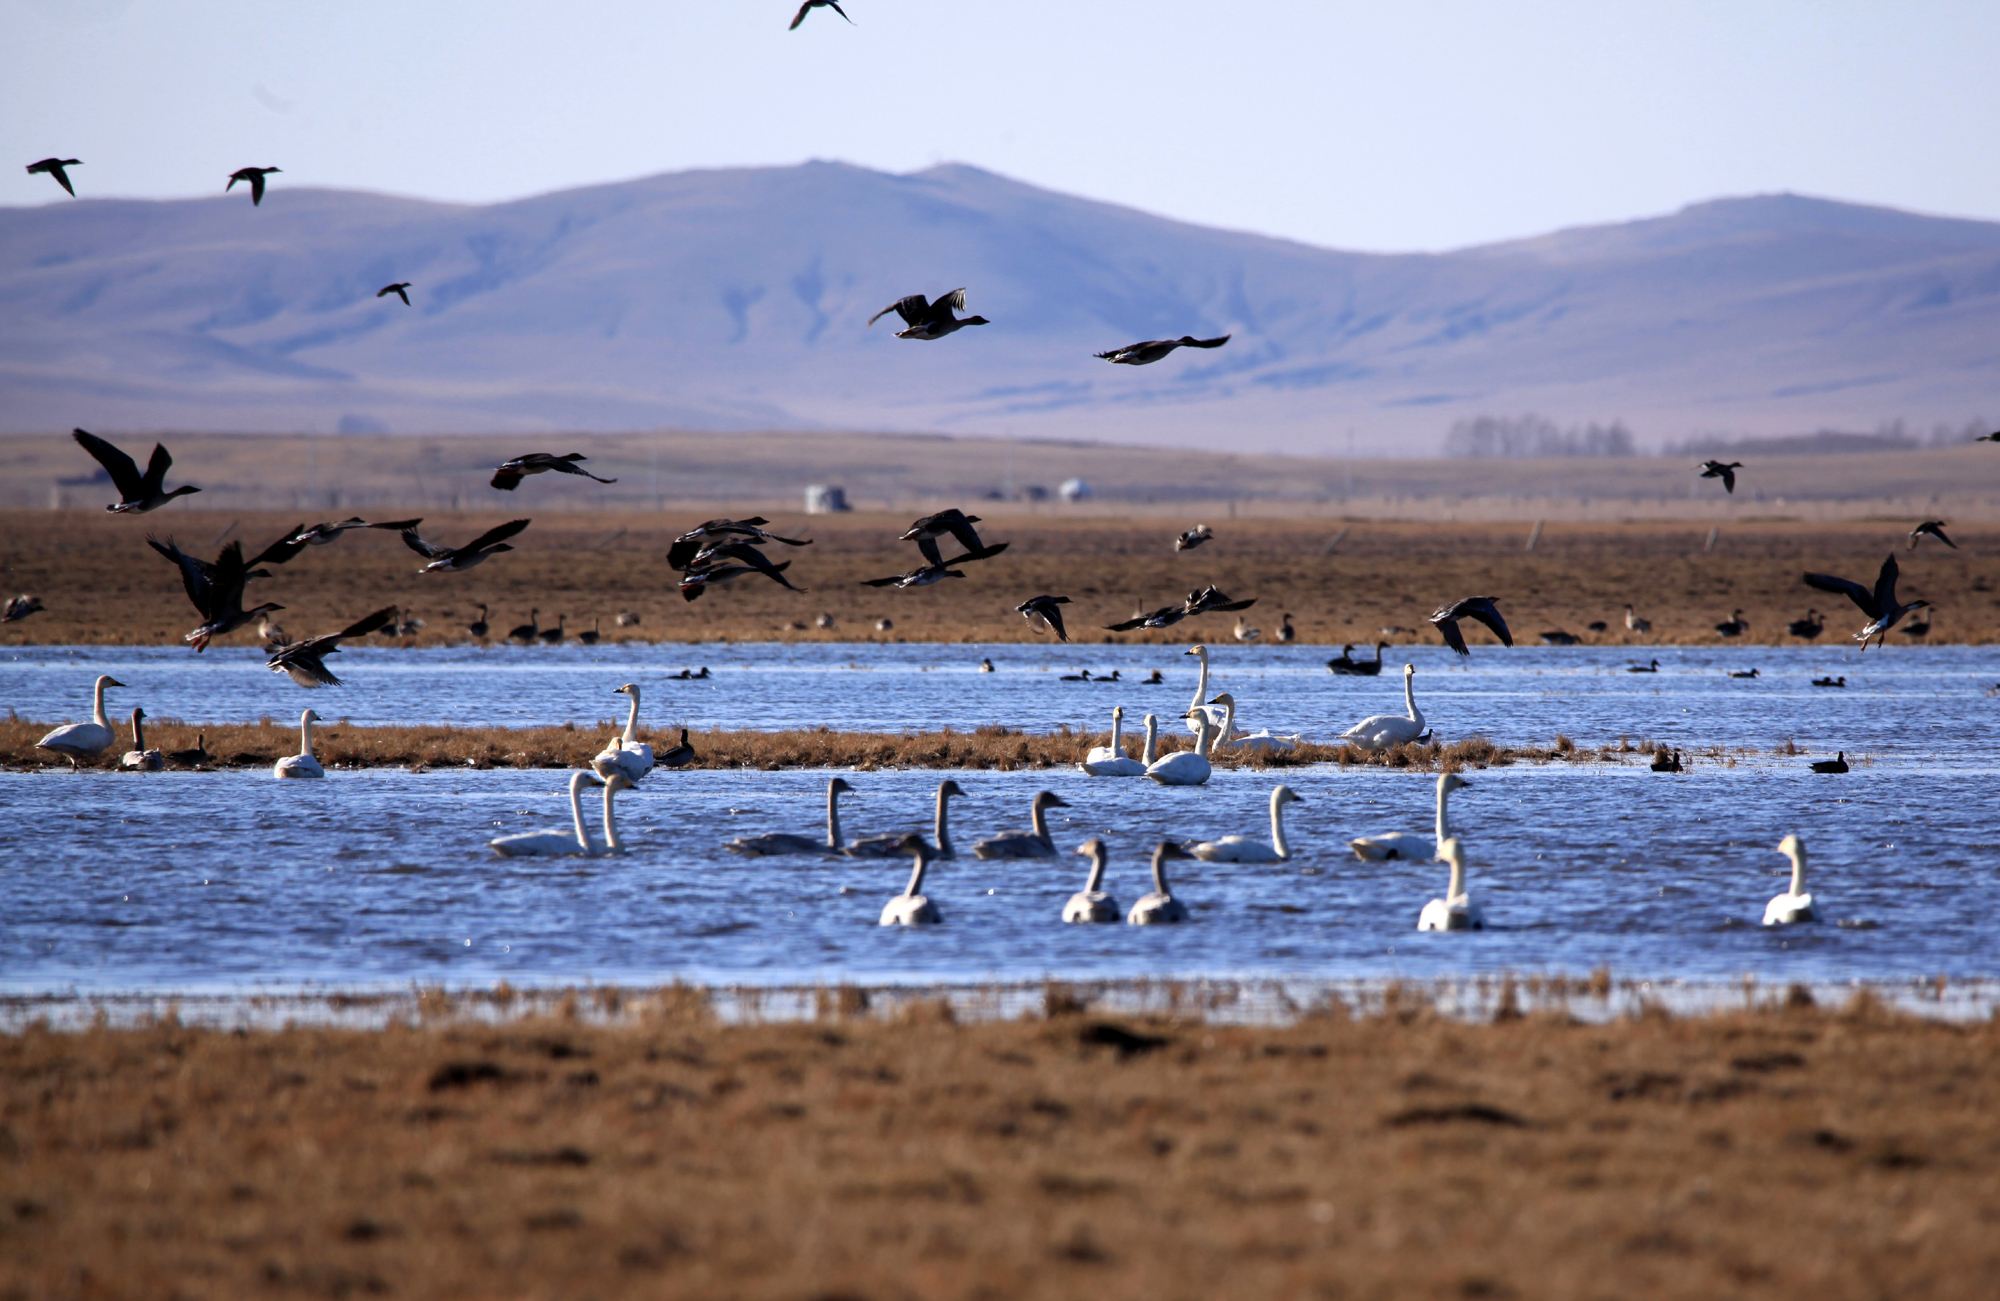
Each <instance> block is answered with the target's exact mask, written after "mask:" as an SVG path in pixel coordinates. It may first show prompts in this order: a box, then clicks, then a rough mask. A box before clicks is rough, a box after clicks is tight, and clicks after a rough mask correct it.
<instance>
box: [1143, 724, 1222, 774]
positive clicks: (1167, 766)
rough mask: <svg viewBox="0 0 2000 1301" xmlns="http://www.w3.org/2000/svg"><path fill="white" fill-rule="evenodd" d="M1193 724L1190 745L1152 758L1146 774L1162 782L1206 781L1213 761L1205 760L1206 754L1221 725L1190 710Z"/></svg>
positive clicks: (1212, 748) (1213, 766)
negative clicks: (1187, 748) (1161, 756)
mask: <svg viewBox="0 0 2000 1301" xmlns="http://www.w3.org/2000/svg"><path fill="white" fill-rule="evenodd" d="M1189 713H1190V714H1191V715H1193V721H1194V724H1195V741H1194V749H1192V750H1181V751H1178V752H1176V753H1174V754H1170V755H1167V756H1165V757H1164V758H1160V759H1155V760H1154V761H1153V763H1152V764H1151V765H1150V766H1148V767H1147V769H1146V775H1147V776H1148V777H1151V778H1152V779H1153V780H1154V781H1156V782H1158V783H1160V785H1162V786H1202V785H1206V784H1207V782H1208V778H1209V775H1210V774H1211V773H1213V772H1214V771H1215V765H1214V764H1212V763H1211V762H1209V758H1208V756H1209V754H1210V753H1211V752H1212V751H1213V750H1214V749H1215V738H1216V737H1217V736H1218V735H1220V733H1221V729H1220V728H1218V727H1217V726H1216V725H1215V723H1214V722H1213V721H1212V720H1211V719H1210V718H1209V716H1208V715H1207V714H1193V711H1192V710H1190V711H1189Z"/></svg>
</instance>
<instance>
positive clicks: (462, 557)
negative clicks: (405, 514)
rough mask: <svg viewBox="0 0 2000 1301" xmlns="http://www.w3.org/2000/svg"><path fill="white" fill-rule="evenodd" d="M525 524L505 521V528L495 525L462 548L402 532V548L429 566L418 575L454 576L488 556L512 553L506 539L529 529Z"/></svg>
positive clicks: (526, 522) (518, 521)
mask: <svg viewBox="0 0 2000 1301" xmlns="http://www.w3.org/2000/svg"><path fill="white" fill-rule="evenodd" d="M528 524H529V521H528V520H524V519H515V520H508V521H507V522H506V523H505V524H498V525H495V526H494V527H492V528H490V529H488V530H486V531H485V532H484V533H481V534H480V535H479V536H478V537H476V538H474V539H472V541H470V542H468V543H466V544H465V545H464V546H462V547H447V546H440V545H439V544H438V543H435V542H427V541H425V540H424V539H423V538H421V537H419V536H417V531H416V530H415V529H404V530H403V544H404V545H405V546H407V547H409V549H410V550H412V551H414V552H416V553H417V554H418V555H420V556H422V557H424V558H425V559H426V560H428V561H429V562H430V563H429V564H427V565H425V566H424V567H423V568H422V569H419V570H418V571H417V572H418V573H420V574H433V573H439V572H442V571H445V570H451V571H454V572H456V571H458V570H462V569H470V568H472V567H473V566H474V565H477V564H479V563H481V562H482V561H484V560H485V559H486V558H487V557H488V556H494V555H498V554H499V553H501V552H502V551H512V550H513V549H514V548H513V547H512V546H511V545H510V544H509V543H508V541H507V539H508V538H511V537H513V536H514V535H515V534H517V533H519V532H520V531H521V530H522V529H524V528H526V527H528Z"/></svg>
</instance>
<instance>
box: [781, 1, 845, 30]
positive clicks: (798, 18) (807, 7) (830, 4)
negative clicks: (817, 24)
mask: <svg viewBox="0 0 2000 1301" xmlns="http://www.w3.org/2000/svg"><path fill="white" fill-rule="evenodd" d="M822 8H823V9H831V10H833V12H835V13H837V14H839V15H840V16H841V17H842V18H847V11H846V10H845V9H842V8H841V7H840V0H806V2H805V3H804V4H802V5H800V6H799V11H798V12H797V13H796V14H793V15H792V25H791V26H790V27H787V28H786V29H785V30H786V31H788V32H795V31H797V30H798V29H799V24H800V23H802V22H804V21H805V20H806V15H807V14H809V13H811V12H812V11H813V10H815V9H822ZM847 21H848V22H850V23H852V22H853V21H854V20H853V19H852V18H847Z"/></svg>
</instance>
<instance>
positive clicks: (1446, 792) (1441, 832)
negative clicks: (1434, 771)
mask: <svg viewBox="0 0 2000 1301" xmlns="http://www.w3.org/2000/svg"><path fill="white" fill-rule="evenodd" d="M1450 799H1451V788H1450V787H1448V786H1446V785H1445V784H1444V783H1443V782H1442V781H1440V782H1438V797H1437V843H1438V844H1440V845H1442V844H1443V843H1444V842H1445V841H1447V840H1450V839H1451V827H1450V825H1449V824H1448V823H1447V822H1446V821H1445V805H1446V803H1447V802H1449V801H1450Z"/></svg>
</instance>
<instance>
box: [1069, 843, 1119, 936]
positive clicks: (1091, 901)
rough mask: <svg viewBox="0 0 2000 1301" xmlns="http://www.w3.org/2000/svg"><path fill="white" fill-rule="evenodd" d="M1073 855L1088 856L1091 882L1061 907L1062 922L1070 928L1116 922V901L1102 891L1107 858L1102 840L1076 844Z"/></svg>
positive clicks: (1087, 882)
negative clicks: (1075, 853)
mask: <svg viewBox="0 0 2000 1301" xmlns="http://www.w3.org/2000/svg"><path fill="white" fill-rule="evenodd" d="M1076 852H1077V853H1079V854H1088V855H1089V856H1090V879H1089V880H1087V881H1085V882H1084V885H1083V889H1081V890H1078V891H1077V892H1076V893H1075V894H1073V895H1071V896H1070V897H1069V902H1068V903H1066V904H1064V905H1063V911H1062V919H1063V921H1065V922H1067V923H1070V924H1073V925H1074V924H1082V925H1094V924H1102V923H1105V922H1116V921H1117V920H1118V917H1119V912H1118V901H1117V900H1116V899H1113V898H1112V897H1111V896H1110V895H1108V894H1106V893H1105V892H1104V865H1105V862H1106V860H1107V858H1108V855H1107V854H1106V853H1105V849H1104V841H1103V838H1102V837H1098V836H1092V837H1091V838H1090V839H1089V840H1086V841H1084V842H1083V843H1082V844H1081V845H1078V846H1077V847H1076Z"/></svg>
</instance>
